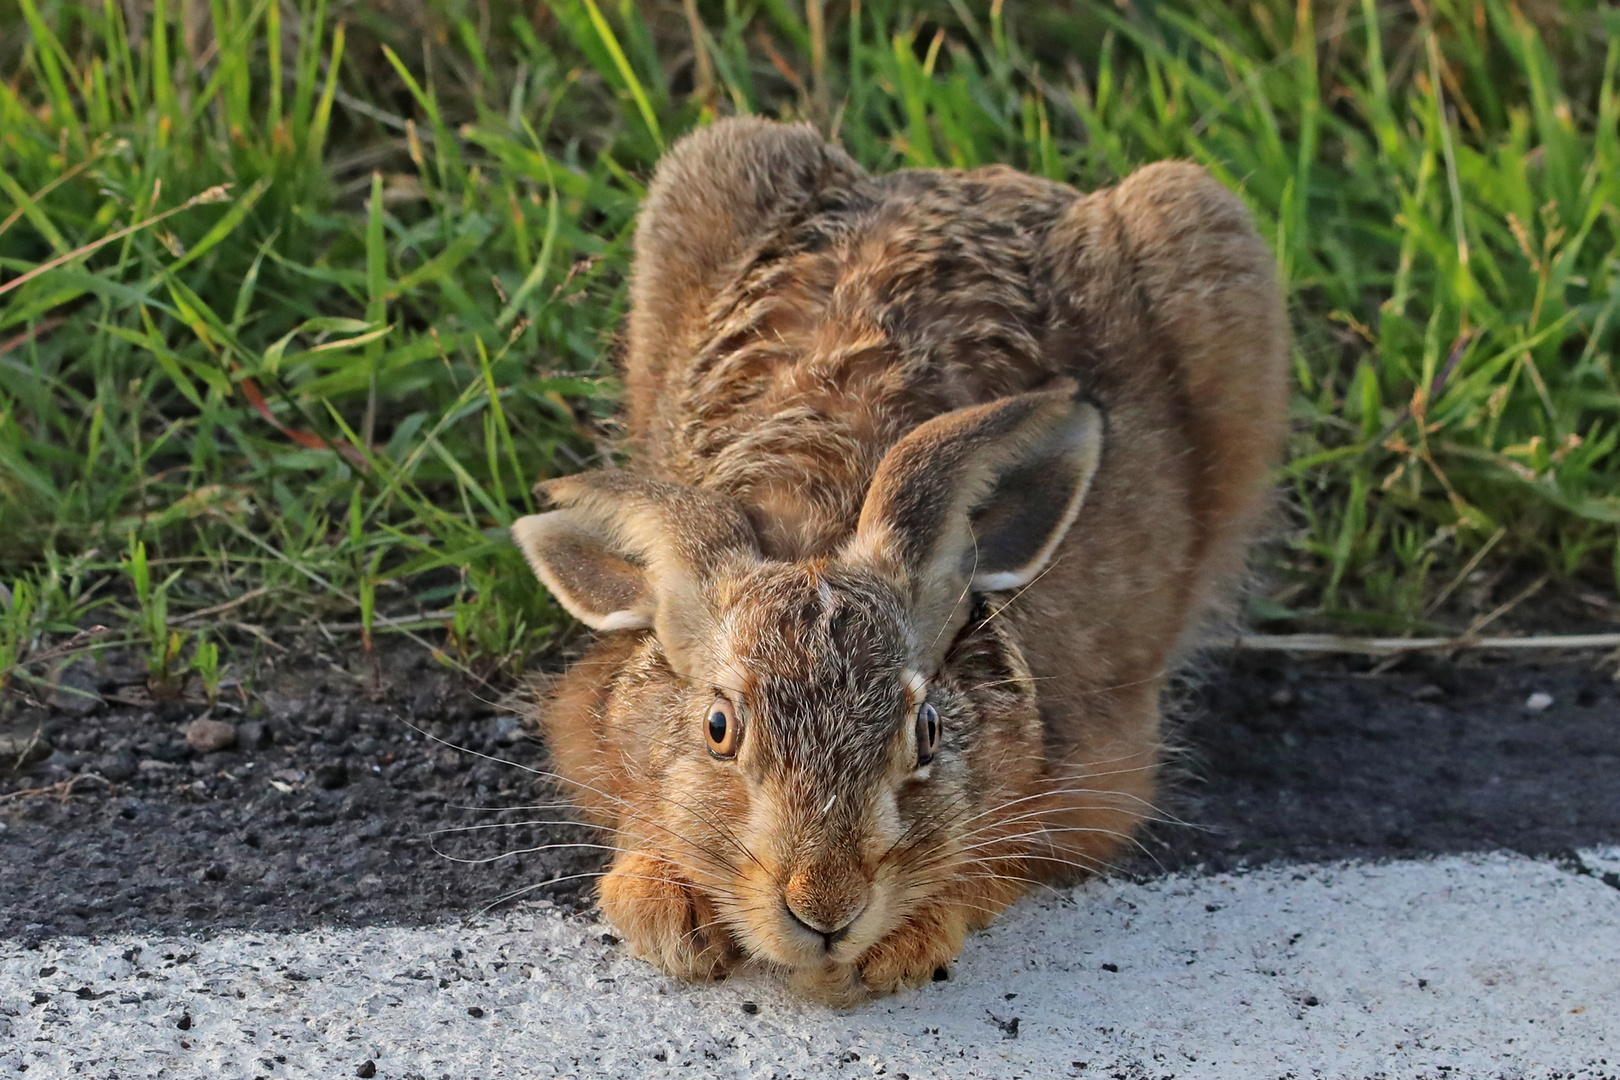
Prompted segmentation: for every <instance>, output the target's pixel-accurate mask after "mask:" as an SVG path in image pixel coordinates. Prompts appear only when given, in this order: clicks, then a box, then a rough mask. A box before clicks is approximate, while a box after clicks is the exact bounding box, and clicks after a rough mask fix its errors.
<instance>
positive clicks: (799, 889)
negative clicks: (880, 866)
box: [782, 867, 871, 952]
mask: <svg viewBox="0 0 1620 1080" xmlns="http://www.w3.org/2000/svg"><path fill="white" fill-rule="evenodd" d="M870 900H871V885H870V884H869V883H868V882H867V880H866V878H865V877H864V876H863V875H862V874H861V872H860V871H859V870H858V869H857V868H855V867H817V868H814V869H811V870H801V871H799V872H798V873H795V874H794V875H793V876H792V877H790V878H789V879H788V882H787V885H786V886H784V887H783V889H782V902H783V905H784V907H786V909H787V915H788V919H789V921H791V922H792V923H793V924H794V925H795V929H796V930H798V931H799V932H800V936H801V937H804V938H805V939H806V943H808V936H809V935H814V936H815V937H816V938H818V939H820V940H819V942H818V943H817V944H819V946H820V947H821V948H822V949H823V950H825V951H826V952H831V951H832V950H833V949H834V948H835V947H837V945H838V944H839V943H840V942H842V941H843V940H844V939H845V938H846V937H848V936H849V930H850V927H851V926H852V925H854V923H855V920H856V919H859V918H860V917H861V915H862V914H863V913H865V911H866V909H867V906H868V904H869V902H870Z"/></svg>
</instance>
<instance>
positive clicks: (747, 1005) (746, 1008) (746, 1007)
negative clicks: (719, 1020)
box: [742, 1001, 759, 1016]
mask: <svg viewBox="0 0 1620 1080" xmlns="http://www.w3.org/2000/svg"><path fill="white" fill-rule="evenodd" d="M742 1011H743V1012H745V1013H747V1014H748V1015H749V1016H753V1015H754V1014H755V1013H757V1012H759V1005H758V1004H757V1003H756V1002H752V1001H745V1002H743V1003H742Z"/></svg>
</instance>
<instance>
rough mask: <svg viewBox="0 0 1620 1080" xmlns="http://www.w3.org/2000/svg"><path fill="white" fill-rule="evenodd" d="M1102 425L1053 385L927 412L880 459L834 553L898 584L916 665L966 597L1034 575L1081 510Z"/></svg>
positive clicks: (926, 662)
mask: <svg viewBox="0 0 1620 1080" xmlns="http://www.w3.org/2000/svg"><path fill="white" fill-rule="evenodd" d="M1103 426H1104V422H1103V416H1102V413H1101V412H1099V411H1098V409H1097V408H1096V406H1094V405H1092V404H1091V403H1090V402H1088V401H1086V400H1084V399H1083V398H1081V397H1080V396H1079V394H1078V391H1077V388H1076V386H1075V384H1074V383H1073V382H1072V381H1070V380H1064V381H1063V383H1061V384H1060V385H1059V386H1058V387H1057V388H1055V389H1052V390H1045V391H1037V392H1035V393H1029V394H1019V395H1017V396H1015V397H1008V398H1002V399H1001V400H999V401H992V402H989V403H987V404H984V405H978V406H974V407H972V408H968V409H959V410H957V411H956V412H951V413H946V414H944V415H943V416H936V417H935V418H934V419H932V420H929V421H927V422H926V423H924V424H921V425H919V426H918V427H917V428H915V429H914V430H912V431H911V432H909V433H908V434H907V435H906V436H905V438H903V439H901V440H900V441H899V442H897V443H895V444H894V446H893V447H891V448H890V449H889V452H888V453H887V454H885V455H884V457H883V460H882V461H881V462H879V463H878V468H877V472H876V474H875V475H874V476H873V477H872V483H871V486H870V487H869V488H868V489H867V493H866V502H865V503H864V505H863V506H862V507H861V518H860V523H859V524H858V525H857V526H856V530H855V536H854V537H853V538H852V539H851V540H850V542H849V543H848V544H847V545H846V546H845V549H844V552H843V557H844V558H845V559H846V560H849V561H852V562H858V563H862V564H865V565H868V566H872V567H874V568H876V569H879V570H880V571H882V572H885V573H887V574H888V575H889V576H891V577H892V578H894V579H895V580H896V582H897V583H898V584H899V585H900V586H901V588H902V590H903V591H904V593H905V594H906V596H907V601H908V605H909V609H910V614H911V625H912V627H913V630H914V633H915V635H916V637H917V639H918V640H917V642H916V646H915V651H916V652H917V653H918V655H917V656H916V657H915V658H914V660H915V662H916V663H918V664H919V666H923V667H928V666H930V665H931V664H934V663H937V662H938V660H939V659H940V656H941V655H943V650H944V649H945V648H946V647H947V646H949V645H950V642H951V638H952V637H953V636H954V633H955V630H956V629H957V628H959V627H960V626H961V625H962V623H963V621H964V620H965V619H966V613H967V610H968V598H969V596H970V595H971V594H972V593H974V592H993V591H998V590H1003V589H1017V588H1022V587H1023V586H1024V585H1027V584H1028V583H1029V582H1031V581H1033V580H1034V578H1035V576H1036V575H1037V574H1039V573H1040V572H1041V569H1042V568H1043V567H1044V566H1045V565H1046V563H1047V561H1048V560H1049V559H1050V558H1051V557H1052V553H1053V551H1055V550H1056V549H1057V546H1058V543H1059V542H1060V541H1061V540H1062V539H1063V537H1064V535H1065V534H1066V533H1067V532H1068V531H1069V526H1070V525H1072V524H1073V523H1074V520H1075V517H1076V515H1078V514H1079V512H1080V504H1081V502H1082V501H1083V500H1084V499H1085V495H1086V490H1087V488H1089V487H1090V485H1091V478H1092V476H1093V474H1094V473H1095V472H1096V470H1097V465H1098V462H1099V461H1100V460H1101V456H1102V436H1103Z"/></svg>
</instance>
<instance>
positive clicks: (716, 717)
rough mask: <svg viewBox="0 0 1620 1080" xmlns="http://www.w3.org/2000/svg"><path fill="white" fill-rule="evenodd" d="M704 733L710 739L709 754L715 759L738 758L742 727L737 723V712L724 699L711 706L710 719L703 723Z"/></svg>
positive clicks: (719, 699) (718, 698)
mask: <svg viewBox="0 0 1620 1080" xmlns="http://www.w3.org/2000/svg"><path fill="white" fill-rule="evenodd" d="M703 733H704V734H705V735H707V736H708V737H709V753H711V754H713V755H714V756H715V757H723V758H732V757H736V756H737V744H738V743H739V742H741V741H742V727H741V726H740V725H739V724H738V723H737V712H736V710H735V709H733V708H732V706H731V702H729V701H727V700H726V699H725V698H723V697H717V698H715V699H714V704H713V705H710V706H709V716H708V719H707V720H705V721H704V722H703Z"/></svg>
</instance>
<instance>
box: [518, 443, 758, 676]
mask: <svg viewBox="0 0 1620 1080" xmlns="http://www.w3.org/2000/svg"><path fill="white" fill-rule="evenodd" d="M535 490H536V491H537V492H539V493H540V494H541V495H542V496H544V497H545V498H547V499H549V500H550V501H552V502H553V503H556V504H558V505H559V506H560V509H557V510H553V511H551V512H549V513H545V514H535V515H531V516H529V517H525V518H522V519H520V520H519V521H517V522H515V523H514V524H513V526H512V536H513V539H515V540H516V541H517V543H518V545H519V546H520V547H521V548H522V549H523V553H524V556H525V557H526V558H527V559H528V561H529V565H530V566H532V567H533V568H534V571H535V574H536V575H537V576H538V577H539V578H540V580H541V581H542V582H544V583H545V585H546V587H547V588H548V589H550V590H551V593H552V595H553V596H555V597H556V598H557V601H558V602H559V603H561V604H562V605H563V606H564V607H565V608H567V609H568V611H569V612H570V613H571V614H573V615H574V616H575V617H576V618H578V619H579V620H580V621H581V622H583V623H585V624H586V625H587V626H590V627H592V628H594V629H597V630H628V629H638V628H645V627H652V628H653V629H655V630H656V632H657V634H658V638H659V642H660V644H662V645H663V647H664V650H665V652H666V653H667V654H668V655H669V656H670V658H671V659H672V660H674V661H675V662H677V663H679V662H680V658H681V657H683V656H689V655H691V653H692V652H693V651H694V650H697V649H701V648H702V647H703V645H704V643H705V641H706V640H707V638H708V637H709V636H711V635H712V634H713V632H714V626H713V611H712V610H711V604H710V602H709V600H710V597H709V593H710V591H711V590H709V589H707V588H706V586H707V584H708V583H709V582H711V581H712V580H713V579H714V576H715V574H716V572H717V571H718V570H719V569H720V568H721V567H722V566H723V565H725V564H726V563H727V562H729V561H731V560H736V559H742V560H746V561H752V560H755V559H757V558H758V552H759V548H758V543H757V540H756V538H755V536H754V531H753V527H752V526H751V525H750V524H749V523H748V517H747V515H746V513H745V512H744V510H743V508H742V506H741V504H739V503H737V502H736V501H735V500H732V499H729V498H726V497H725V496H723V495H718V494H716V493H714V492H710V491H705V490H702V489H700V488H694V487H686V486H683V485H680V484H667V483H662V482H660V481H656V480H650V479H647V478H645V477H640V476H635V475H632V474H629V473H625V472H620V471H618V470H612V471H607V470H604V471H600V472H593V473H582V474H579V475H577V476H568V477H563V478H561V479H558V480H551V481H547V482H546V483H543V484H540V485H538V486H537V487H536V488H535Z"/></svg>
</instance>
